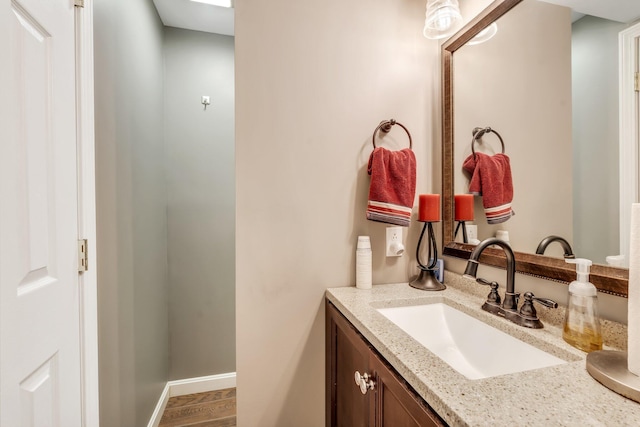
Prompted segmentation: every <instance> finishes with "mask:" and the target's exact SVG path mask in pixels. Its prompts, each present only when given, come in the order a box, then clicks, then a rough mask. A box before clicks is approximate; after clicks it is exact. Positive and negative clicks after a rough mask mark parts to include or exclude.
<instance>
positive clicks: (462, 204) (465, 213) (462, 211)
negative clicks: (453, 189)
mask: <svg viewBox="0 0 640 427" xmlns="http://www.w3.org/2000/svg"><path fill="white" fill-rule="evenodd" d="M454 199H455V203H454V211H455V214H454V218H455V220H456V221H473V194H456V195H455V196H454Z"/></svg>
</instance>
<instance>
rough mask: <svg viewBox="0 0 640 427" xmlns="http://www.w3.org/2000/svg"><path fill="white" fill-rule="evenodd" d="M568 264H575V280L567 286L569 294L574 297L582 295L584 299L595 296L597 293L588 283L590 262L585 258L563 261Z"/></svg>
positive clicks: (591, 284)
mask: <svg viewBox="0 0 640 427" xmlns="http://www.w3.org/2000/svg"><path fill="white" fill-rule="evenodd" d="M565 261H566V262H568V263H569V264H576V272H577V276H578V277H577V278H576V280H574V281H573V282H571V283H570V284H569V292H570V293H572V294H574V295H582V296H585V297H592V296H596V294H597V293H598V291H597V290H596V287H595V286H594V285H593V283H591V282H589V271H590V268H591V264H593V263H592V262H591V260H588V259H585V258H575V259H569V258H567V259H565Z"/></svg>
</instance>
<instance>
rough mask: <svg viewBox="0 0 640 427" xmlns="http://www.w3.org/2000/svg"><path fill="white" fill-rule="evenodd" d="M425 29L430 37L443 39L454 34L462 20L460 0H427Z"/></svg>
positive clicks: (424, 32) (424, 31)
mask: <svg viewBox="0 0 640 427" xmlns="http://www.w3.org/2000/svg"><path fill="white" fill-rule="evenodd" d="M425 16H426V19H425V21H424V30H423V31H422V34H423V35H424V36H425V37H426V38H428V39H441V38H444V37H447V36H450V35H451V34H453V33H454V32H455V31H456V29H457V28H458V25H459V24H460V23H461V22H462V15H461V14H460V7H459V6H458V0H427V11H426V13H425Z"/></svg>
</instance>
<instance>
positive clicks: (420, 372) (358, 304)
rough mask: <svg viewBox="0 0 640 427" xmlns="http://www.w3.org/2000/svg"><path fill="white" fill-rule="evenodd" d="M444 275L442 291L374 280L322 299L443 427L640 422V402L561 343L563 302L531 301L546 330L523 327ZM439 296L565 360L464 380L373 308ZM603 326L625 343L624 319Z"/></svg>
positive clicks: (478, 292) (465, 283) (611, 338)
mask: <svg viewBox="0 0 640 427" xmlns="http://www.w3.org/2000/svg"><path fill="white" fill-rule="evenodd" d="M445 277H446V282H445V283H446V284H447V289H446V290H444V291H441V292H425V291H420V290H417V289H413V288H412V287H410V286H409V285H408V284H406V283H399V284H389V285H375V286H373V289H371V290H362V289H357V288H355V287H342V288H331V289H327V292H326V297H327V299H328V300H329V301H331V302H332V303H333V304H334V305H335V306H336V307H337V308H338V310H340V312H341V313H342V314H343V315H344V316H345V317H346V318H347V319H349V321H350V322H351V323H352V324H353V325H354V326H355V327H356V328H357V329H358V330H359V331H360V332H361V333H362V335H363V336H364V337H365V338H366V339H367V340H368V341H369V342H370V343H371V344H372V345H373V346H374V347H375V348H376V349H377V350H378V352H379V353H380V354H381V355H382V356H383V357H385V358H386V359H387V361H388V362H389V363H390V364H391V365H392V366H393V367H394V368H395V369H396V370H397V371H398V372H399V373H400V375H402V377H404V379H405V380H406V381H407V382H408V383H409V384H411V386H412V387H413V388H414V389H415V390H416V391H417V392H418V394H420V395H421V396H422V397H423V398H424V400H425V401H426V402H427V403H428V404H429V405H431V407H432V408H433V409H434V410H435V411H436V412H437V413H438V414H439V415H440V416H441V417H442V418H443V419H444V420H445V421H446V422H447V423H448V424H449V425H452V426H487V425H507V424H510V425H518V426H521V425H522V426H524V425H528V426H613V425H615V426H638V425H640V404H638V403H636V402H633V401H631V400H628V399H626V398H624V397H622V396H620V395H618V394H616V393H614V392H612V391H611V390H609V389H608V388H606V387H604V386H602V385H601V384H600V383H598V382H597V381H596V380H594V379H593V378H592V377H591V376H590V375H589V374H588V373H587V371H586V368H585V358H586V353H584V352H582V351H580V350H578V349H575V348H573V347H571V346H570V345H569V344H567V343H566V342H564V340H563V339H562V329H561V328H562V320H563V318H564V311H563V309H562V308H558V309H556V310H553V309H548V308H545V307H543V306H541V305H539V304H537V305H536V309H537V310H538V315H539V317H540V319H541V320H542V321H543V322H544V325H545V327H544V329H529V328H524V327H521V326H517V325H515V324H513V323H511V322H509V321H508V320H505V319H503V318H500V317H498V316H495V315H492V314H489V313H487V312H485V311H483V310H481V309H480V307H481V305H482V303H483V302H484V300H485V297H486V293H487V288H486V287H483V286H479V285H477V284H475V283H474V282H473V281H470V280H466V279H463V278H462V277H461V276H460V275H458V274H455V273H452V272H449V271H447V272H446V275H445ZM500 293H501V294H502V293H503V289H502V288H501V289H500ZM440 301H446V302H447V304H449V305H452V306H453V307H455V308H457V309H458V310H460V311H463V312H465V313H467V314H469V315H471V316H473V317H476V318H478V319H480V320H482V321H484V322H485V323H488V324H490V325H491V326H494V327H496V328H498V329H501V330H503V331H505V332H507V333H509V334H510V335H513V336H515V337H517V338H519V339H521V340H522V341H525V342H527V343H529V344H532V345H534V346H535V347H538V348H540V349H542V350H545V351H547V352H548V353H551V354H553V355H554V356H557V357H559V358H561V359H564V360H566V361H568V363H566V364H563V365H558V366H552V367H548V368H542V369H536V370H532V371H525V372H518V373H514V374H508V375H501V376H497V377H492V378H486V379H480V380H469V379H467V378H466V377H465V376H463V375H462V374H460V373H458V372H457V371H455V370H454V369H453V368H451V367H450V366H449V365H448V364H447V363H445V362H444V361H442V360H441V359H439V358H438V357H437V356H436V355H434V354H433V353H431V352H430V351H429V350H427V349H426V348H425V347H423V346H422V345H421V344H419V343H418V342H417V341H415V340H414V339H413V338H411V337H409V335H407V334H406V333H405V332H403V331H402V330H401V329H400V328H398V327H397V326H396V325H395V324H393V323H392V322H391V321H390V320H388V319H387V318H386V317H384V316H383V315H381V314H380V313H378V312H377V311H376V308H382V307H396V306H402V305H416V304H421V303H428V302H440ZM602 326H603V338H604V340H605V349H607V348H608V349H624V348H625V347H626V335H627V334H626V327H625V326H624V325H620V324H616V323H613V322H608V321H603V322H602ZM425 327H429V325H425Z"/></svg>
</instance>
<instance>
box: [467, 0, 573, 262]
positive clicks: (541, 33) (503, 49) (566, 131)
mask: <svg viewBox="0 0 640 427" xmlns="http://www.w3.org/2000/svg"><path fill="white" fill-rule="evenodd" d="M570 24H571V20H570V11H569V9H567V8H565V7H560V6H555V5H552V4H547V3H542V2H538V1H526V2H523V3H521V4H519V5H518V6H516V7H515V8H514V9H513V10H512V11H510V12H509V13H508V14H507V15H506V16H504V17H502V18H501V19H499V20H498V32H497V34H496V35H495V36H494V37H493V38H492V39H491V40H490V41H488V42H486V43H482V44H479V45H473V46H464V47H463V48H461V49H460V50H458V51H457V52H456V53H455V56H454V58H455V67H454V73H455V74H454V81H455V93H454V108H455V113H454V117H455V141H456V144H455V164H454V177H455V185H454V187H455V192H456V193H457V194H459V193H467V192H468V188H469V179H468V176H467V175H465V174H463V173H462V163H463V161H464V159H465V158H466V157H467V156H469V155H470V154H471V130H472V129H473V128H474V127H476V126H481V127H485V126H491V127H492V128H494V129H496V131H498V132H499V133H500V135H501V136H502V137H503V139H504V142H505V153H506V154H507V155H508V156H509V158H510V159H511V170H512V173H513V186H514V197H513V203H512V206H513V209H514V211H515V213H516V215H515V216H514V217H512V218H511V219H509V220H508V221H507V222H505V223H502V224H496V225H489V224H487V222H486V219H485V216H484V211H483V208H482V198H481V197H476V198H475V199H476V209H475V212H476V215H475V217H476V220H475V223H476V224H477V225H478V236H479V237H478V238H479V239H480V240H483V239H486V238H488V237H492V236H494V235H495V232H496V231H497V230H508V231H509V237H510V243H511V246H512V247H513V248H514V249H516V250H518V251H522V252H529V253H533V252H535V249H536V247H537V246H538V243H539V242H540V241H541V240H542V239H543V238H545V237H546V236H549V235H559V236H562V237H564V238H566V239H567V240H569V241H570V242H572V236H573V203H572V175H571V172H572V150H571V25H570ZM483 141H484V142H483V143H482V144H480V143H476V144H475V149H476V151H479V152H484V153H487V154H493V153H494V152H500V141H499V140H498V138H497V137H496V136H495V135H494V134H490V135H488V136H486V137H484V138H483ZM548 251H549V252H548V254H554V255H555V254H557V255H562V251H561V247H560V246H559V245H551V246H550V247H549V249H548ZM554 251H555V252H554ZM556 252H557V253H556Z"/></svg>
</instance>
